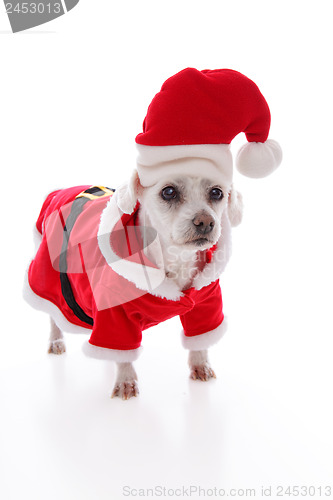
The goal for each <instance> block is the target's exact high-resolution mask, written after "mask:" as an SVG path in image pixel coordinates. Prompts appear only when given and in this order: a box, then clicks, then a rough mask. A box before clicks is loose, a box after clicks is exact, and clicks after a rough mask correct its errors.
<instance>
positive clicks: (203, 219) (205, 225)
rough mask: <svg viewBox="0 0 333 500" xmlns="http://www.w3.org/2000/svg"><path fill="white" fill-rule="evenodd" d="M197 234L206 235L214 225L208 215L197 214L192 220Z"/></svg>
mask: <svg viewBox="0 0 333 500" xmlns="http://www.w3.org/2000/svg"><path fill="white" fill-rule="evenodd" d="M192 222H193V224H194V226H195V230H196V232H197V233H198V234H208V233H210V232H211V231H212V230H213V227H214V225H215V222H214V219H213V217H211V216H210V215H208V214H198V215H196V216H195V217H194V219H193V220H192Z"/></svg>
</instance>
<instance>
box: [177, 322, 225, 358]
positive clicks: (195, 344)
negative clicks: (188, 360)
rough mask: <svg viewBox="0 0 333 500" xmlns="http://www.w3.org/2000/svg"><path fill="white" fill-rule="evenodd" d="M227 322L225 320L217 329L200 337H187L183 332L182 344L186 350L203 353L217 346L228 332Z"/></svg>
mask: <svg viewBox="0 0 333 500" xmlns="http://www.w3.org/2000/svg"><path fill="white" fill-rule="evenodd" d="M227 327H228V325H227V320H226V318H224V320H223V321H222V323H221V324H220V325H219V326H218V327H217V328H215V329H214V330H210V331H209V332H206V333H201V334H200V335H193V336H192V337H187V336H186V335H185V334H184V330H182V337H181V339H182V344H183V347H184V348H185V349H189V350H191V351H202V350H203V349H207V348H208V347H210V346H212V345H214V344H216V343H217V342H218V341H219V340H220V339H221V338H222V337H223V335H224V334H225V332H226V331H227Z"/></svg>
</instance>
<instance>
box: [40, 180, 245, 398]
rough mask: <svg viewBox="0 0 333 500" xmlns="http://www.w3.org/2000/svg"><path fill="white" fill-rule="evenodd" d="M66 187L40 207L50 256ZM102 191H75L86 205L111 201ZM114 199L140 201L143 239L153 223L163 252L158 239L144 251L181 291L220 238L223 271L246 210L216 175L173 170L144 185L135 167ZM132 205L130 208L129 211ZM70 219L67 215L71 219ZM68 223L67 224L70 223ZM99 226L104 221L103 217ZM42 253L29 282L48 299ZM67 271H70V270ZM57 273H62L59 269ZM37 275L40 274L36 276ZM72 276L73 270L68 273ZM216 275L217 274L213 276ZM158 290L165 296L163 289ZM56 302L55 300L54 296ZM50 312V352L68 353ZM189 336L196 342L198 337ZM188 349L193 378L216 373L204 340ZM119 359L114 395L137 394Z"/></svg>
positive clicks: (127, 364)
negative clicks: (213, 177) (39, 287)
mask: <svg viewBox="0 0 333 500" xmlns="http://www.w3.org/2000/svg"><path fill="white" fill-rule="evenodd" d="M96 189H98V188H90V189H88V190H85V192H86V191H94V190H96ZM63 192H64V193H65V192H66V190H64V191H59V192H55V193H51V195H49V197H48V198H47V199H46V202H45V203H44V206H43V209H42V212H41V214H43V224H42V225H41V227H42V232H43V238H44V239H46V240H47V246H46V245H45V248H48V252H49V253H50V256H51V260H52V255H51V254H52V246H54V242H52V238H53V239H54V240H55V239H57V240H59V239H60V240H62V238H63V234H64V233H63V230H61V231H60V232H58V233H57V230H56V223H55V220H56V219H54V217H53V215H54V214H57V213H58V212H57V210H55V209H53V208H54V207H53V208H52V210H51V207H52V203H54V200H56V199H57V198H61V196H63V194H62V193H63ZM102 194H103V196H101V197H100V198H97V196H96V197H95V198H94V195H91V194H90V193H88V194H86V195H85V196H88V197H90V196H91V197H92V198H94V199H92V200H90V199H87V198H82V197H80V195H79V196H76V197H75V199H76V200H79V201H83V202H86V201H87V202H88V203H87V205H86V206H88V207H93V206H94V200H97V203H101V202H102V201H103V199H106V200H108V196H106V198H104V196H105V195H109V194H110V191H109V190H107V189H106V193H104V192H103V193H102ZM137 200H138V203H137ZM95 203H96V201H95ZM111 203H114V204H115V205H119V206H121V207H122V208H123V210H127V208H126V207H125V208H124V204H125V205H126V204H128V203H130V204H132V205H133V204H135V203H137V206H138V209H137V216H138V217H137V219H138V227H139V229H140V233H141V235H142V239H143V241H144V240H145V239H146V238H147V234H146V233H147V232H149V230H151V228H153V229H154V230H155V232H156V234H157V240H158V242H159V248H160V252H159V253H156V251H155V248H156V245H155V244H153V245H146V244H144V253H145V255H146V256H147V258H149V259H150V260H151V261H152V262H155V264H156V265H157V266H158V268H159V269H162V270H163V273H164V276H165V282H167V283H169V284H171V285H174V287H175V289H178V290H179V291H180V292H183V291H187V290H189V289H191V287H192V286H193V282H194V280H197V281H198V280H199V279H202V278H203V276H204V271H205V269H206V267H207V265H206V264H205V263H203V262H202V260H200V258H199V257H200V256H202V255H204V254H205V252H206V251H209V249H211V248H212V247H213V248H214V245H216V244H217V242H219V241H220V242H221V241H223V242H224V243H223V247H222V245H221V248H220V250H222V251H223V262H222V263H218V266H219V267H218V269H217V271H216V272H217V273H218V274H219V272H220V269H221V265H222V266H223V267H224V266H225V264H226V261H227V259H228V257H229V253H230V251H229V248H228V244H229V243H228V242H229V228H230V223H231V225H237V224H239V223H240V221H241V215H242V200H241V196H240V195H239V193H237V192H236V191H235V190H233V189H231V190H230V189H229V191H228V190H227V189H226V188H225V187H224V186H223V185H221V184H216V181H215V180H214V181H212V180H210V179H209V178H205V177H198V176H185V175H180V176H179V175H176V176H175V178H172V177H171V176H170V175H169V176H168V177H167V178H163V179H161V180H160V181H159V182H157V183H156V184H154V185H153V186H151V187H146V188H144V187H142V186H141V184H140V181H139V178H138V174H137V171H134V173H133V175H132V177H131V179H130V182H129V183H128V184H125V185H123V186H121V187H120V188H119V189H118V190H116V192H115V195H114V196H113V197H111V199H110V201H109V204H108V205H107V207H108V206H111ZM104 205H105V202H104ZM45 206H47V207H48V208H50V210H49V212H48V217H46V216H45ZM131 210H132V209H130V210H128V211H131ZM106 211H107V209H104V212H106ZM72 212H73V209H72ZM74 212H75V210H74ZM68 213H69V210H67V215H68ZM87 213H89V212H87ZM121 213H122V212H121ZM102 219H103V217H102ZM68 220H69V217H68V219H67V221H68ZM66 224H67V226H68V222H67V223H66ZM84 225H86V224H85V219H84V218H83V219H80V217H78V218H77V219H76V220H75V222H74V224H73V227H72V232H73V231H74V230H77V231H80V226H84ZM100 225H102V222H101V224H100ZM37 226H38V224H37ZM76 226H78V227H76ZM67 230H69V227H67ZM223 230H225V232H226V235H225V236H226V238H225V240H223V234H222V232H223ZM65 234H66V233H65ZM148 236H149V235H148ZM66 238H68V236H66ZM66 238H64V241H67V239H66ZM83 239H84V238H83ZM76 243H77V241H76ZM155 243H156V241H155ZM59 245H61V241H60V242H59V244H58V247H59ZM39 253H43V245H42V244H41V246H40V247H39V251H38V252H37V255H36V258H35V260H34V261H33V262H32V272H31V273H30V274H31V276H30V286H31V288H32V290H33V291H34V292H35V293H37V294H38V295H40V296H41V297H43V298H45V297H47V298H49V297H48V294H49V291H48V288H51V287H52V280H50V284H48V281H47V282H46V284H45V287H46V290H47V292H45V291H44V292H43V293H41V292H40V291H39V290H36V289H35V287H36V285H34V281H36V280H38V283H39V282H40V280H39V277H40V275H41V274H44V268H42V267H41V264H39V265H38V266H37V268H36V270H35V271H34V267H33V265H34V264H35V266H36V264H37V263H39V260H40V259H39V257H38V255H39ZM58 254H59V252H58ZM67 254H68V252H67ZM67 257H68V255H67ZM67 264H68V262H67ZM42 265H43V266H44V267H45V264H44V260H42ZM53 267H54V264H53ZM66 270H67V271H68V269H66ZM52 272H54V271H52ZM57 274H61V273H59V272H58V271H57ZM34 275H35V276H36V278H34ZM52 276H53V275H52ZM52 276H51V278H52ZM69 276H71V275H70V274H69ZM213 279H214V280H215V279H216V276H215V275H214V278H213ZM211 280H212V278H211V277H210V276H209V277H208V280H206V281H207V283H209V282H210V281H211ZM204 283H206V282H204ZM72 288H73V289H74V295H76V290H75V283H74V282H73V281H72ZM197 288H202V286H201V285H198V287H197ZM111 293H112V292H111ZM158 295H159V296H162V295H161V294H158ZM49 300H50V299H49ZM30 302H31V300H30ZM44 302H45V301H44ZM46 302H48V301H46ZM53 302H55V301H54V300H53ZM167 302H169V301H167ZM48 304H49V303H48ZM33 305H35V306H36V305H37V307H38V308H40V309H43V310H44V311H48V309H47V308H46V307H45V304H44V305H40V304H36V301H33ZM49 305H50V304H49ZM81 305H82V303H81ZM51 306H52V304H51ZM58 307H60V306H58ZM50 312H51V335H50V343H49V350H48V352H49V353H52V354H62V353H64V352H65V343H64V337H63V333H62V331H61V329H60V328H59V326H57V324H56V321H55V320H54V319H52V317H53V318H55V319H56V320H57V323H58V325H61V324H62V323H61V321H60V320H59V317H58V316H57V314H55V313H54V310H51V311H50ZM173 315H174V314H173ZM67 324H68V322H67ZM66 327H67V325H65V326H64V328H65V329H66ZM69 329H70V328H69ZM208 329H209V328H208ZM198 337H204V335H199V336H198ZM184 338H185V337H184ZM187 340H188V339H185V342H186V341H187ZM189 340H190V341H192V340H194V341H197V340H198V338H195V339H189ZM214 342H215V340H214V339H213V342H212V343H214ZM188 348H189V366H190V377H191V378H192V379H199V380H204V381H207V380H209V379H210V378H212V377H215V373H214V371H213V370H212V368H211V367H210V364H209V361H208V354H207V349H205V348H200V344H197V345H194V346H191V345H189V347H188ZM96 349H98V348H96ZM101 349H102V348H101ZM102 350H103V349H102ZM104 351H105V349H104ZM115 352H117V351H115ZM126 352H128V351H126ZM116 360H117V365H118V370H117V379H116V383H115V386H114V389H113V393H112V396H119V397H121V398H123V399H129V398H130V397H132V396H137V394H138V392H139V390H138V385H137V375H136V372H135V369H134V367H133V363H132V362H131V361H128V360H127V359H126V360H122V359H121V358H120V359H119V358H116Z"/></svg>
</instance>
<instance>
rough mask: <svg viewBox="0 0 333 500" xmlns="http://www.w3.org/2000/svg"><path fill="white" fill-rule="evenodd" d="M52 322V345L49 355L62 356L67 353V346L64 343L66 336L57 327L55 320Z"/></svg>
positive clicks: (50, 345)
mask: <svg viewBox="0 0 333 500" xmlns="http://www.w3.org/2000/svg"><path fill="white" fill-rule="evenodd" d="M50 320H51V332H50V343H49V350H48V352H49V354H62V353H64V352H66V346H65V342H64V336H63V334H62V331H61V330H60V328H58V327H57V325H56V324H55V322H54V320H53V319H52V318H50Z"/></svg>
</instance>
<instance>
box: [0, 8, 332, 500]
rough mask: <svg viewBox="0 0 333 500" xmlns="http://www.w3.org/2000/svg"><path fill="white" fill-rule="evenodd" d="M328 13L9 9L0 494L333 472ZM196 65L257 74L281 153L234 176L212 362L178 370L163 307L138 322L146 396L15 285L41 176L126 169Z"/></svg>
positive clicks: (4, 73)
mask: <svg viewBox="0 0 333 500" xmlns="http://www.w3.org/2000/svg"><path fill="white" fill-rule="evenodd" d="M332 14H333V12H332V8H331V1H329V0H328V1H323V0H319V1H318V2H313V1H312V2H308V1H305V0H303V1H293V2H291V1H284V0H280V1H267V0H266V1H258V0H252V1H248V0H247V1H231V0H230V1H229V2H225V1H223V0H219V1H217V0H214V1H213V0H211V1H209V0H207V1H205V2H203V1H201V2H197V1H194V0H191V1H187V0H178V1H173V0H172V1H171V0H169V1H168V2H160V1H158V0H154V1H137V0H136V1H130V0H126V1H123V2H121V1H118V2H115V1H110V0H90V1H89V0H81V1H80V2H79V4H78V6H77V7H75V9H73V10H72V11H71V12H70V13H68V14H66V15H65V16H63V17H61V18H59V19H57V20H55V21H53V22H51V23H49V24H46V25H44V26H41V27H38V28H36V29H33V30H30V31H27V32H23V33H18V34H11V32H10V26H9V22H8V19H7V17H6V15H5V13H4V9H3V8H2V10H1V14H0V30H1V33H0V44H1V45H0V54H1V79H0V141H1V148H0V165H1V181H2V186H1V196H0V203H1V234H2V239H1V241H2V245H1V262H2V270H1V282H2V286H1V296H2V298H1V313H2V314H1V319H2V322H1V323H2V324H1V350H0V361H1V367H0V382H1V388H0V398H1V399H0V405H1V412H0V422H1V425H0V436H1V443H0V458H1V464H0V475H1V476H2V478H1V481H0V496H1V498H4V499H6V500H7V499H15V500H16V499H23V498H24V499H30V498H31V499H36V500H37V499H38V500H39V499H52V500H53V499H60V498H61V499H62V500H67V499H73V498H79V499H82V500H86V499H89V500H90V499H93V498H94V499H102V500H104V499H117V500H118V499H121V498H126V497H124V496H123V490H122V488H123V487H124V486H125V485H128V486H129V487H130V488H132V489H134V488H136V489H138V488H153V487H154V486H156V485H161V486H165V487H166V488H171V489H172V488H173V489H175V488H177V487H178V486H181V485H184V486H189V485H196V486H201V487H202V488H204V487H205V488H214V487H217V488H226V489H227V488H236V489H237V488H244V489H245V488H252V487H253V488H256V497H257V498H259V497H260V496H261V487H262V486H265V487H266V488H267V487H269V486H270V485H272V494H271V498H281V497H278V496H277V495H276V488H275V487H276V486H277V485H282V486H283V487H285V488H286V487H288V486H289V485H291V486H294V485H306V486H311V485H313V486H315V487H319V486H325V485H327V484H329V483H330V482H331V483H332V470H333V467H332V466H333V463H332V444H333V443H332V441H333V435H332V421H333V415H332V347H333V340H332V333H333V331H332V279H333V275H332V274H333V273H332V265H331V259H332V237H331V234H332V203H331V191H332V181H333V175H332V167H333V165H332V146H331V144H332V132H333V130H332V116H333V106H332V89H333V76H332V75H333V72H332V63H331V60H332ZM187 66H193V67H196V68H198V69H205V68H210V69H214V68H221V67H229V68H233V69H236V70H238V71H241V72H242V73H244V74H245V75H247V76H248V77H250V78H252V79H253V80H254V81H255V82H256V83H257V84H258V85H259V87H260V89H261V91H262V93H263V94H264V95H265V97H266V99H267V101H268V103H269V105H270V108H271V113H272V127H271V133H270V137H271V138H274V139H276V140H278V141H279V142H280V144H281V146H282V148H283V151H284V160H283V164H282V165H281V167H280V169H279V170H278V171H277V172H276V173H274V174H273V175H272V176H270V177H268V178H266V179H263V180H260V181H259V180H258V181H257V180H256V181H254V180H251V179H246V178H241V176H240V175H239V174H236V175H235V184H236V186H237V187H238V188H239V189H240V191H241V192H242V193H243V196H244V201H245V213H244V220H243V224H242V225H241V226H240V227H239V228H237V229H235V230H234V233H233V243H234V250H233V256H232V259H231V262H230V264H229V266H228V268H227V270H226V272H225V274H224V276H222V279H221V284H222V292H223V296H224V309H225V313H226V314H227V316H228V319H229V329H228V332H227V334H226V336H225V337H224V339H223V340H222V341H221V342H220V344H219V345H217V346H216V347H214V348H213V349H212V350H211V362H212V365H213V367H214V369H215V371H216V373H217V377H218V378H217V379H216V380H215V381H210V382H208V383H200V382H193V381H190V380H189V379H188V368H187V366H186V353H185V351H184V350H183V349H182V347H181V344H180V339H179V331H180V323H179V322H178V319H174V320H171V321H169V322H167V323H165V324H163V325H160V326H158V327H155V328H154V329H152V330H149V331H147V332H146V333H145V334H144V352H143V354H142V356H141V358H140V359H139V360H138V362H137V363H136V368H137V371H138V374H139V382H140V389H141V394H140V397H139V398H137V399H133V400H130V401H128V402H123V401H121V400H118V399H113V400H111V399H110V398H109V395H110V392H111V388H112V386H113V383H114V378H115V367H114V366H113V365H112V364H108V363H106V362H102V361H94V360H90V359H87V358H85V357H84V355H83V353H82V352H81V345H82V344H83V342H84V341H85V340H86V337H84V336H80V335H79V336H73V335H67V336H66V340H67V353H66V355H64V356H63V357H55V356H49V355H47V354H46V348H47V337H48V328H49V325H48V318H47V317H46V316H45V315H43V314H42V313H38V312H36V311H34V310H33V309H31V308H30V307H29V306H28V305H27V304H25V303H24V302H23V300H22V298H21V287H22V280H23V275H24V272H25V268H26V266H27V264H28V262H29V259H30V258H31V256H32V254H33V243H32V236H31V234H32V227H33V224H34V221H35V220H36V217H37V215H38V212H39V209H40V206H41V203H42V201H43V199H44V197H45V195H46V194H47V193H48V192H49V191H51V190H53V189H55V188H58V187H68V186H72V185H76V184H104V185H108V186H111V187H113V186H117V185H118V184H119V183H120V182H122V181H123V180H126V179H127V178H128V176H129V175H130V173H131V171H132V169H133V167H134V166H135V154H136V153H135V148H134V137H135V135H136V134H137V133H138V132H140V131H141V124H142V121H143V118H144V116H145V112H146V109H147V106H148V104H149V102H150V100H151V99H152V97H153V96H154V94H155V93H156V92H158V90H159V88H160V86H161V84H162V83H163V81H164V80H165V79H166V78H168V77H169V76H171V75H172V74H174V73H176V72H177V71H179V70H181V69H183V68H184V67H187ZM244 141H245V138H244V137H239V138H236V139H235V140H234V142H233V151H236V150H237V149H238V147H239V146H240V145H241V144H242V143H243V142H244ZM132 493H133V495H134V493H135V491H132ZM137 493H138V492H137ZM322 494H323V495H324V491H322ZM240 495H241V494H240ZM239 497H240V496H239ZM319 497H320V496H319V490H317V493H316V497H315V498H319ZM156 498H157V497H156ZM192 498H199V496H198V495H194V494H193V495H192ZM284 498H290V497H288V496H287V495H285V497H284Z"/></svg>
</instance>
